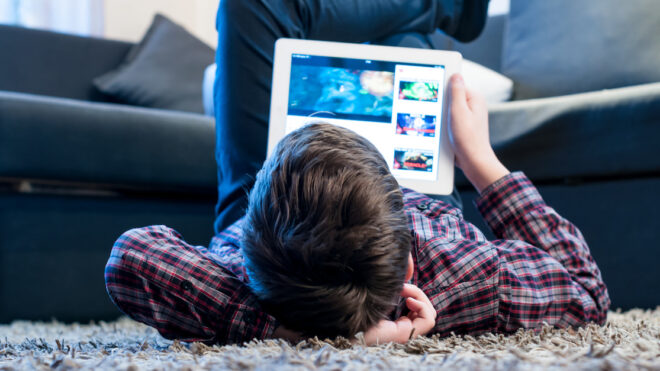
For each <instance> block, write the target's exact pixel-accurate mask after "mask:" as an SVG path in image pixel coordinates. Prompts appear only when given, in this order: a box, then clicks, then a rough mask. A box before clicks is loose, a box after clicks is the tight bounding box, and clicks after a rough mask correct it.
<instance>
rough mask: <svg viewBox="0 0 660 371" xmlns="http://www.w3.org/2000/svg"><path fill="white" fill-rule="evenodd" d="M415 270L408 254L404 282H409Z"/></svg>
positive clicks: (410, 255)
mask: <svg viewBox="0 0 660 371" xmlns="http://www.w3.org/2000/svg"><path fill="white" fill-rule="evenodd" d="M414 270H415V263H413V258H412V254H411V253H408V268H407V270H406V282H408V281H410V279H411V278H412V276H413V271H414Z"/></svg>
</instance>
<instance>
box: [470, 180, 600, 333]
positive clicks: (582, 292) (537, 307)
mask: <svg viewBox="0 0 660 371" xmlns="http://www.w3.org/2000/svg"><path fill="white" fill-rule="evenodd" d="M476 205H477V208H478V209H479V211H480V212H481V213H482V215H483V216H484V219H485V220H486V222H487V223H488V225H489V226H490V227H491V229H492V230H493V232H494V233H495V235H496V236H497V237H498V238H501V240H496V241H492V244H493V245H494V247H495V248H496V249H497V255H498V261H499V264H498V265H499V279H498V285H497V292H498V297H499V312H498V327H499V329H500V330H505V331H511V330H515V329H517V328H520V327H525V328H529V327H538V326H540V325H542V323H543V322H546V323H548V324H550V325H557V326H560V327H567V326H579V325H582V324H585V323H587V322H597V323H601V324H602V323H604V322H605V319H606V316H607V310H608V308H609V304H610V302H609V297H608V294H607V289H606V287H605V283H604V282H603V279H602V277H601V274H600V270H599V269H598V266H597V265H596V262H595V261H594V259H593V257H592V256H591V254H590V252H589V248H588V247H587V243H586V242H585V240H584V238H583V237H582V234H581V233H580V231H579V230H578V229H577V228H576V227H575V226H574V225H573V224H571V223H570V222H569V221H568V220H566V219H564V218H562V217H561V216H560V215H559V214H558V213H557V212H556V211H555V210H554V209H552V208H551V207H549V206H548V205H546V204H545V202H544V201H543V199H542V198H541V195H540V194H539V193H538V191H537V190H536V188H535V187H534V186H533V185H532V183H531V182H530V181H529V179H527V177H526V176H525V175H523V174H522V173H513V174H509V175H506V176H504V177H503V178H501V179H499V180H498V181H497V182H495V183H494V184H492V185H491V186H489V187H488V188H487V189H486V190H484V191H483V192H482V195H481V197H479V199H477V201H476Z"/></svg>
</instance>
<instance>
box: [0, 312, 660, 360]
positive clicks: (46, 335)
mask: <svg viewBox="0 0 660 371" xmlns="http://www.w3.org/2000/svg"><path fill="white" fill-rule="evenodd" d="M439 367H442V368H448V369H452V370H456V371H458V370H480V369H484V370H486V369H488V370H492V369H501V370H517V369H524V370H569V369H570V370H596V369H602V370H630V369H640V370H660V307H658V308H657V309H655V310H647V311H642V310H631V311H628V312H624V313H620V312H611V313H610V314H609V317H608V322H607V324H606V325H605V326H602V327H601V326H596V325H588V326H587V327H584V328H578V329H561V330H560V329H553V328H551V327H545V328H543V329H542V330H539V331H523V330H520V331H518V332H517V333H515V334H511V335H502V334H485V335H480V336H450V337H445V338H439V337H434V336H432V337H418V338H415V339H413V340H411V341H409V342H408V343H407V344H383V345H379V346H372V347H365V346H362V345H353V346H351V345H350V343H349V342H348V341H347V340H346V339H341V338H338V339H334V340H319V339H316V338H314V339H308V340H305V341H302V342H300V343H298V344H289V343H287V342H284V341H279V340H278V341H276V340H267V341H251V342H248V343H246V344H243V345H240V346H238V345H231V346H217V345H216V346H207V345H204V344H201V343H192V344H188V343H182V342H178V341H169V340H166V339H164V338H162V337H161V336H160V335H159V334H158V333H157V332H156V331H155V330H153V329H151V328H149V327H147V326H144V325H141V324H139V323H137V322H134V321H132V320H130V319H128V318H121V319H119V320H117V321H114V322H98V323H90V324H84V325H83V324H62V323H59V322H56V321H53V322H27V321H15V322H13V323H11V324H9V325H0V370H22V369H36V370H40V369H44V370H45V369H58V370H71V369H76V370H77V369H95V370H96V369H113V370H114V369H123V370H131V371H134V370H171V369H176V370H196V369H200V370H206V369H254V370H273V369H274V370H285V369H286V370H291V369H300V370H309V369H312V370H315V369H319V370H339V369H356V370H367V369H369V370H372V369H387V370H389V369H402V370H407V369H415V370H417V369H437V368H439Z"/></svg>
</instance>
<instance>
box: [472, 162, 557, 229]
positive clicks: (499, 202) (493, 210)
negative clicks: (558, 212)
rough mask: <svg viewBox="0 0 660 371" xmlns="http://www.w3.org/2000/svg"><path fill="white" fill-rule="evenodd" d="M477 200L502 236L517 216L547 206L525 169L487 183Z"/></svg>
mask: <svg viewBox="0 0 660 371" xmlns="http://www.w3.org/2000/svg"><path fill="white" fill-rule="evenodd" d="M474 203H475V206H476V207H477V209H478V210H479V212H480V213H481V215H482V216H483V218H484V220H485V221H486V223H488V226H490V228H491V229H492V230H493V232H494V233H495V235H496V236H498V237H500V238H501V237H502V236H504V235H505V233H504V232H505V231H506V228H507V226H511V225H512V223H513V222H514V221H515V220H516V219H518V218H519V217H521V216H523V215H525V214H526V213H527V212H529V211H530V210H533V209H535V208H537V207H539V206H544V205H545V202H544V201H543V198H542V197H541V195H540V194H539V192H538V190H537V189H536V187H534V185H533V184H532V182H531V181H530V180H529V179H528V178H527V176H525V174H524V173H522V172H514V173H510V174H508V175H505V176H503V177H502V178H500V179H499V180H497V181H496V182H495V183H493V184H491V185H490V186H488V187H487V188H486V189H485V190H484V191H483V192H482V193H481V196H479V197H478V198H477V199H476V200H475V202H474Z"/></svg>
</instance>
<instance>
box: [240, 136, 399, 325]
mask: <svg viewBox="0 0 660 371" xmlns="http://www.w3.org/2000/svg"><path fill="white" fill-rule="evenodd" d="M243 232H244V237H243V245H242V249H243V254H244V256H245V266H246V269H247V272H248V275H249V277H250V285H251V287H252V288H253V290H254V291H255V293H256V294H257V296H258V298H259V301H260V302H261V304H262V306H263V307H264V309H266V310H267V311H268V312H269V313H271V314H272V315H274V316H275V317H276V318H277V319H278V320H279V321H280V322H281V323H282V325H284V326H286V327H288V328H290V329H292V330H297V331H301V332H303V333H305V334H308V335H319V336H336V335H344V336H352V335H354V334H355V333H357V332H359V331H366V330H367V329H369V328H370V327H372V326H373V325H375V324H376V323H377V322H378V321H379V320H381V319H383V318H385V317H386V316H387V315H388V314H389V313H390V311H391V310H392V309H393V306H394V304H396V302H397V300H398V298H399V293H400V291H401V288H402V285H403V283H404V280H405V278H406V273H407V265H408V255H409V251H410V245H411V238H412V237H411V234H410V231H409V229H408V224H407V219H406V216H405V214H404V211H403V197H402V193H401V190H400V189H399V186H398V184H397V182H396V180H395V179H394V177H393V176H392V174H391V173H390V171H389V169H388V166H387V163H386V162H385V160H384V159H383V157H382V156H381V155H380V153H379V152H378V150H377V149H376V148H375V147H374V146H373V145H372V144H371V143H370V142H369V141H368V140H366V139H364V138H363V137H361V136H359V135H357V134H355V133H354V132H352V131H350V130H347V129H342V128H339V127H336V126H332V125H329V124H323V123H316V124H311V125H307V126H305V127H303V128H301V129H298V130H296V131H294V132H292V133H290V134H289V135H287V136H286V137H285V138H284V139H282V141H280V143H279V144H278V145H277V147H276V148H275V151H274V153H273V154H272V155H271V156H270V158H269V159H268V160H266V162H265V163H264V166H263V168H262V169H261V171H260V172H259V174H258V175H257V179H256V183H255V186H254V188H253V190H252V192H251V193H250V201H249V206H248V210H247V220H246V221H245V223H244V224H243Z"/></svg>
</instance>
